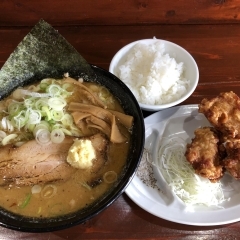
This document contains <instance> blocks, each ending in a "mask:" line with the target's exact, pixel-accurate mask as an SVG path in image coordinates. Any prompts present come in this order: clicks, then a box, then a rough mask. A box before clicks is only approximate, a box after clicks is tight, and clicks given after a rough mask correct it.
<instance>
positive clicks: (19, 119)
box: [12, 110, 28, 130]
mask: <svg viewBox="0 0 240 240" xmlns="http://www.w3.org/2000/svg"><path fill="white" fill-rule="evenodd" d="M27 121H28V114H27V113H26V111H25V110H22V111H21V112H19V113H18V115H16V116H14V117H13V119H12V123H13V125H14V126H15V127H16V128H18V130H20V128H22V127H23V126H24V125H25V124H26V123H27Z"/></svg>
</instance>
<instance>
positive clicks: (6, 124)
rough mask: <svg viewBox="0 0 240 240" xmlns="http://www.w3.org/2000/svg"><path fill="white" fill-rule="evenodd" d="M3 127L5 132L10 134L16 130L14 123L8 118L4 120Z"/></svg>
mask: <svg viewBox="0 0 240 240" xmlns="http://www.w3.org/2000/svg"><path fill="white" fill-rule="evenodd" d="M1 126H2V129H3V130H6V131H8V132H12V131H13V129H14V127H13V125H12V123H11V122H10V121H9V119H8V118H7V117H3V118H2V121H1Z"/></svg>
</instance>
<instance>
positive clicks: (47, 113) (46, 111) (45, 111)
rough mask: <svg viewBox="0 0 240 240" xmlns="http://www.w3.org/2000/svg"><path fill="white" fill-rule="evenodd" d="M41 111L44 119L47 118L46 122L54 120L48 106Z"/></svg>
mask: <svg viewBox="0 0 240 240" xmlns="http://www.w3.org/2000/svg"><path fill="white" fill-rule="evenodd" d="M41 111H42V115H43V117H45V120H46V121H50V120H52V115H51V112H50V109H49V108H48V107H47V106H43V107H42V109H41Z"/></svg>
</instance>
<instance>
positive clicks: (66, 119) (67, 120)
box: [61, 113, 73, 127]
mask: <svg viewBox="0 0 240 240" xmlns="http://www.w3.org/2000/svg"><path fill="white" fill-rule="evenodd" d="M61 122H62V124H63V125H64V127H70V126H72V125H73V117H72V115H70V114H68V113H66V114H64V116H63V117H62V119H61Z"/></svg>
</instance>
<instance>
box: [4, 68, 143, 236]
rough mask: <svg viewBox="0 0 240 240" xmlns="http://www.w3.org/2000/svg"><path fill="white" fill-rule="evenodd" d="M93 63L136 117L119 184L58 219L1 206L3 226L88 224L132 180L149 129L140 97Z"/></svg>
mask: <svg viewBox="0 0 240 240" xmlns="http://www.w3.org/2000/svg"><path fill="white" fill-rule="evenodd" d="M91 66H92V69H93V70H94V72H95V74H96V79H95V80H94V82H97V83H99V84H101V85H103V86H105V87H107V88H108V89H109V91H110V92H111V93H112V94H113V95H114V96H115V97H116V98H117V99H119V101H120V103H121V105H122V107H123V109H124V111H125V113H126V114H129V115H132V116H133V117H134V124H133V129H132V143H131V147H130V150H129V153H128V158H127V162H126V165H125V167H124V169H123V170H122V173H121V175H120V177H119V180H118V181H117V182H116V183H115V185H114V186H113V187H112V188H111V189H110V190H109V191H108V192H107V193H106V194H105V195H104V196H103V197H101V198H100V199H98V200H97V201H96V202H94V203H93V204H92V205H90V206H88V207H87V208H84V209H82V210H79V211H76V212H73V213H71V214H67V215H64V216H61V217H54V218H30V217H23V216H20V215H17V214H14V213H11V212H9V211H6V210H5V209H3V208H0V225H1V226H3V227H6V228H10V229H14V230H18V231H24V232H50V231H56V230H61V229H65V228H69V227H72V226H75V225H77V224H81V223H84V222H86V221H88V220H89V219H91V218H93V217H94V216H96V215H97V214H98V213H100V212H102V211H103V210H104V209H106V208H107V207H109V205H111V204H112V203H113V202H114V201H115V200H116V199H117V198H118V197H119V196H120V195H121V194H122V193H123V192H124V190H125V189H126V187H127V186H128V184H129V183H130V182H131V180H132V178H133V177H134V174H135V172H136V169H137V167H138V164H139V162H140V160H141V156H142V152H143V148H144V141H145V129H144V119H143V115H142V112H141V109H140V107H139V105H138V102H137V100H136V99H135V97H134V95H133V94H132V93H131V91H130V90H129V89H128V87H126V85H125V84H124V83H123V82H122V81H121V80H119V79H118V78H117V77H116V76H114V75H113V74H111V73H110V72H108V71H106V70H104V69H101V68H99V67H96V66H93V65H91Z"/></svg>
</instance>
